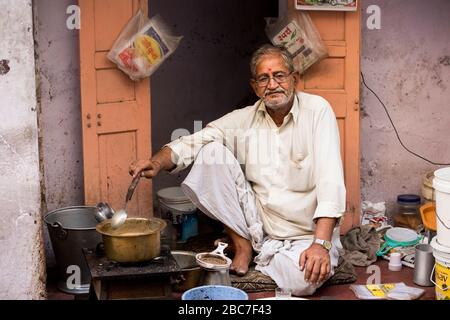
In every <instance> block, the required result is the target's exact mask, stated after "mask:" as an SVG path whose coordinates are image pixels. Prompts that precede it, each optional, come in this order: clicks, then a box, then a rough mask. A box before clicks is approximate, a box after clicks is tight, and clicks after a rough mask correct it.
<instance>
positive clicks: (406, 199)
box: [397, 194, 420, 204]
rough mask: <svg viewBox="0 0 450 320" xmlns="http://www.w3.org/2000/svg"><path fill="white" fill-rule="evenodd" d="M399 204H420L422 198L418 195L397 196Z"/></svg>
mask: <svg viewBox="0 0 450 320" xmlns="http://www.w3.org/2000/svg"><path fill="white" fill-rule="evenodd" d="M397 202H401V203H409V204H420V196H418V195H417V194H400V195H399V196H397Z"/></svg>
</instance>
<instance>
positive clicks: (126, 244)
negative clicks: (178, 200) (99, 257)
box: [96, 218, 167, 263]
mask: <svg viewBox="0 0 450 320" xmlns="http://www.w3.org/2000/svg"><path fill="white" fill-rule="evenodd" d="M166 225H167V224H166V222H165V221H164V220H162V219H158V218H151V219H145V218H128V219H127V220H126V221H125V223H124V224H123V225H122V226H121V227H120V228H118V229H113V228H112V227H111V221H109V220H105V221H103V222H101V223H99V224H98V225H97V227H96V230H97V232H98V233H100V234H101V235H102V239H103V245H104V249H105V254H106V256H107V257H108V258H109V259H111V260H114V261H117V262H122V263H134V262H143V261H148V260H151V259H153V258H155V257H157V256H159V255H160V253H161V235H160V233H161V230H163V229H164V228H165V227H166Z"/></svg>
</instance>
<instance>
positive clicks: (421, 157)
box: [361, 72, 450, 166]
mask: <svg viewBox="0 0 450 320" xmlns="http://www.w3.org/2000/svg"><path fill="white" fill-rule="evenodd" d="M361 78H362V82H363V84H364V86H365V87H366V88H367V89H368V90H369V91H370V92H372V94H373V95H374V96H375V97H376V98H377V99H378V101H379V102H380V103H381V105H382V106H383V108H384V111H386V114H387V116H388V118H389V121H390V122H391V125H392V127H393V128H394V131H395V134H396V136H397V139H398V141H399V142H400V144H401V145H402V147H403V148H404V149H405V150H406V151H408V152H409V153H411V154H412V155H414V156H416V157H418V158H420V159H422V160H425V161H426V162H428V163H431V164H433V165H436V166H450V163H437V162H434V161H431V160H429V159H427V158H425V157H423V156H421V155H420V154H417V153H415V152H414V151H411V150H410V149H409V148H408V147H406V146H405V144H404V143H403V141H402V139H401V138H400V135H399V133H398V131H397V128H396V127H395V125H394V122H393V121H392V119H391V116H390V114H389V112H388V110H387V108H386V105H385V104H384V103H383V101H381V99H380V97H379V96H378V95H377V94H376V93H375V91H373V90H372V89H371V88H370V87H369V86H368V85H367V84H366V80H365V79H364V74H363V73H362V72H361Z"/></svg>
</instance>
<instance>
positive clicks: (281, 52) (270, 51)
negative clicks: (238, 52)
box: [250, 44, 295, 78]
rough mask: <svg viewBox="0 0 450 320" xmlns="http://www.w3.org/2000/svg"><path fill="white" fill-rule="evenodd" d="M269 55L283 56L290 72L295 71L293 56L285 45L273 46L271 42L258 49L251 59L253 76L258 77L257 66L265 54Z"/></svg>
mask: <svg viewBox="0 0 450 320" xmlns="http://www.w3.org/2000/svg"><path fill="white" fill-rule="evenodd" d="M269 55H277V56H280V57H281V58H283V61H284V64H285V66H286V68H287V69H288V70H289V72H290V73H291V72H294V71H295V67H294V61H293V60H292V56H291V54H290V53H289V51H287V50H286V49H285V48H284V47H283V46H273V45H271V44H265V45H263V46H261V47H259V49H257V50H256V51H255V52H254V53H253V55H252V59H251V60H250V72H251V73H252V77H253V78H255V77H256V66H257V65H258V63H259V62H260V61H261V59H262V58H263V57H264V56H269Z"/></svg>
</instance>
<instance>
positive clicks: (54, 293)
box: [47, 259, 435, 300]
mask: <svg viewBox="0 0 450 320" xmlns="http://www.w3.org/2000/svg"><path fill="white" fill-rule="evenodd" d="M374 265H377V266H379V267H380V270H381V283H391V282H404V283H405V284H406V285H408V286H413V287H418V288H422V289H425V293H424V294H423V295H422V296H421V297H420V300H434V299H435V288H434V287H419V286H417V285H415V284H414V283H413V280H412V279H413V275H414V269H411V268H408V267H403V268H402V270H401V271H399V272H393V271H389V270H388V262H387V261H385V260H382V259H379V260H378V261H377V262H376V263H375V264H374ZM355 270H356V272H357V275H358V279H357V281H356V282H355V283H353V284H366V281H367V279H368V278H369V277H370V276H371V275H372V274H371V273H366V271H367V268H365V267H356V268H355ZM47 292H48V293H47V299H49V300H74V299H75V298H77V299H86V298H87V297H80V296H78V297H74V296H73V295H70V294H66V293H63V292H61V291H59V290H58V289H57V288H56V282H55V281H54V278H53V277H50V278H49V281H48V285H47ZM274 295H275V294H274V292H257V293H249V298H250V300H256V299H260V298H268V297H273V296H274ZM180 296H181V295H180V294H174V295H173V297H174V299H180ZM305 298H307V299H312V300H325V299H327V300H357V297H356V296H355V294H354V293H353V291H352V290H351V289H350V284H343V285H334V286H328V287H323V288H320V289H319V290H318V291H317V292H316V293H315V294H314V295H313V296H310V297H305Z"/></svg>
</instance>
